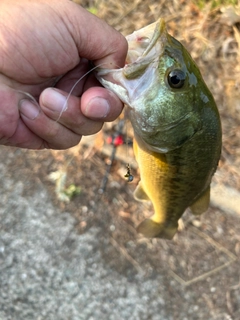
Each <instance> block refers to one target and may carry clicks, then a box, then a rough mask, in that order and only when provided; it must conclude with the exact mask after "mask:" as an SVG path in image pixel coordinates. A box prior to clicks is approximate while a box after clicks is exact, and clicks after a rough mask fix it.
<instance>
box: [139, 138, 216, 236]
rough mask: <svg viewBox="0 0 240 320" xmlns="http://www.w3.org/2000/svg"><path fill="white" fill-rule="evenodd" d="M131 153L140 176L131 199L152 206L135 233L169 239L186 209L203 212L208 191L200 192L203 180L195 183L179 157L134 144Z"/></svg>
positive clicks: (193, 177) (207, 188)
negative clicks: (151, 150)
mask: <svg viewBox="0 0 240 320" xmlns="http://www.w3.org/2000/svg"><path fill="white" fill-rule="evenodd" d="M178 152H179V153H181V150H179V151H178ZM134 153H135V157H136V160H137V162H138V165H139V169H140V175H141V181H140V182H139V184H138V186H137V188H136V190H135V193H134V196H135V198H136V199H137V200H150V201H151V202H152V204H153V207H154V215H153V216H152V217H151V218H150V219H146V220H144V221H143V222H142V223H141V224H140V225H139V226H138V228H137V231H138V232H139V233H142V234H143V235H144V236H145V237H150V238H152V237H159V238H165V239H172V238H173V236H174V235H175V233H176V231H177V228H178V219H179V218H180V217H181V216H182V214H183V213H184V211H185V210H186V208H187V207H189V206H191V208H192V210H193V213H195V214H201V213H202V212H204V211H206V209H207V208H208V205H209V192H210V188H209V186H207V187H206V188H205V189H204V190H203V191H202V192H201V188H204V187H203V184H202V183H201V182H202V181H199V182H200V184H198V183H196V181H195V179H196V178H198V177H197V176H196V174H192V173H193V171H192V170H191V169H189V168H188V164H187V163H185V161H184V160H183V161H181V160H180V161H178V159H181V157H175V156H174V154H171V153H169V154H163V153H156V152H149V150H148V151H146V150H144V149H142V148H140V147H139V145H138V144H137V143H136V141H134ZM175 153H176V152H175ZM195 172H196V170H195ZM191 182H192V183H191ZM193 199H194V201H193Z"/></svg>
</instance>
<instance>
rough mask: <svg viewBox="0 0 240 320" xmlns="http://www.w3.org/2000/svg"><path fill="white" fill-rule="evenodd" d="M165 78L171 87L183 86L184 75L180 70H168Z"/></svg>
mask: <svg viewBox="0 0 240 320" xmlns="http://www.w3.org/2000/svg"><path fill="white" fill-rule="evenodd" d="M167 79H168V84H169V85H170V87H171V88H174V89H175V88H176V89H180V88H182V87H183V86H184V82H185V79H186V75H185V73H184V72H183V71H182V70H179V69H175V70H172V71H170V72H169V74H168V77H167Z"/></svg>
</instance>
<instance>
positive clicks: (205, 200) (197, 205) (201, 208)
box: [190, 186, 210, 215]
mask: <svg viewBox="0 0 240 320" xmlns="http://www.w3.org/2000/svg"><path fill="white" fill-rule="evenodd" d="M209 202H210V186H209V187H208V188H207V189H206V190H205V191H204V192H203V193H202V194H201V195H200V197H198V198H197V200H196V201H195V202H194V203H193V204H192V205H191V206H190V209H191V211H192V213H193V214H194V215H199V214H202V213H203V212H205V211H207V209H208V206H209Z"/></svg>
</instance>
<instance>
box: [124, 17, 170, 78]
mask: <svg viewBox="0 0 240 320" xmlns="http://www.w3.org/2000/svg"><path fill="white" fill-rule="evenodd" d="M167 38H168V33H167V30H166V25H165V21H164V20H163V19H161V18H160V19H159V20H157V21H156V22H154V23H152V24H150V25H148V26H146V27H144V28H142V29H140V30H137V31H134V32H133V33H132V34H130V35H128V36H126V39H127V42H128V54H127V58H126V65H125V67H124V74H125V75H128V74H130V73H132V69H133V67H134V68H137V66H138V67H139V68H141V65H142V64H143V65H145V63H144V62H146V61H145V60H147V62H148V64H149V61H151V60H152V59H155V58H156V57H159V56H160V55H161V54H162V53H163V51H164V47H165V43H166V41H167ZM135 65H136V67H135Z"/></svg>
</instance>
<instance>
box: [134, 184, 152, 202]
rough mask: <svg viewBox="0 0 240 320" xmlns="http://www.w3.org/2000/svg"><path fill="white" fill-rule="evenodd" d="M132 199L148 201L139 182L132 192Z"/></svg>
mask: <svg viewBox="0 0 240 320" xmlns="http://www.w3.org/2000/svg"><path fill="white" fill-rule="evenodd" d="M134 198H135V199H136V200H140V201H150V199H149V197H148V195H147V194H146V192H145V191H144V189H143V187H142V184H141V181H140V182H139V183H138V186H137V188H136V190H135V191H134Z"/></svg>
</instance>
